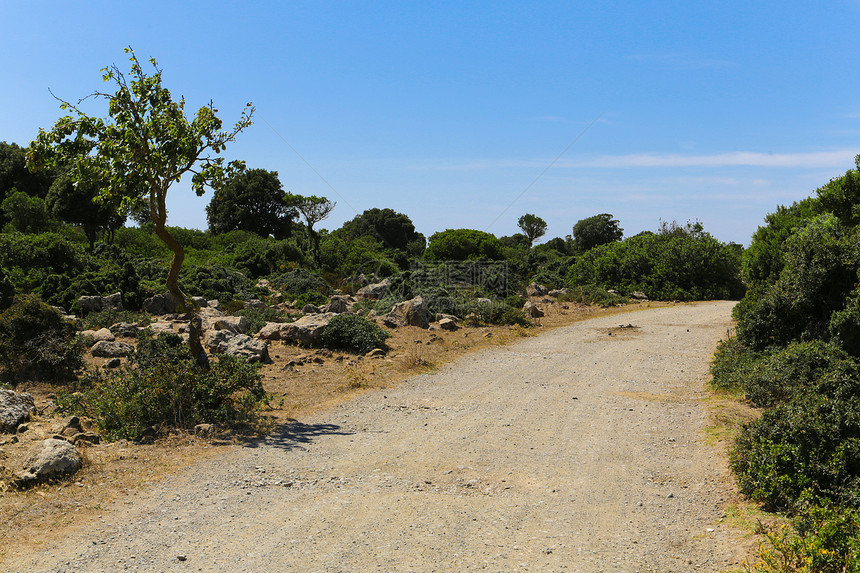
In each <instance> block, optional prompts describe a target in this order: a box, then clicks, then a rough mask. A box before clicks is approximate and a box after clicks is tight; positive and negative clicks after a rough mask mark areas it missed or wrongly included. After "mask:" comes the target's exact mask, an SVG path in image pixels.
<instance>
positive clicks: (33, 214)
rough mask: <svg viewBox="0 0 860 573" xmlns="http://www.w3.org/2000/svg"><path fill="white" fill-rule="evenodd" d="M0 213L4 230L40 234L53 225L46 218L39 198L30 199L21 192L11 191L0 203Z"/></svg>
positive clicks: (46, 215)
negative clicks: (4, 222) (3, 222)
mask: <svg viewBox="0 0 860 573" xmlns="http://www.w3.org/2000/svg"><path fill="white" fill-rule="evenodd" d="M0 213H2V214H3V217H4V219H5V220H6V221H9V222H8V223H6V225H5V226H4V227H3V229H4V230H6V231H8V230H14V231H19V232H21V233H42V232H44V231H47V230H49V229H50V228H51V226H52V224H55V222H54V221H52V220H51V219H50V218H49V217H48V208H47V207H46V206H45V201H43V200H42V199H40V198H39V197H30V196H29V195H27V194H26V193H24V192H23V191H13V192H12V193H11V194H10V195H9V196H8V197H6V198H5V199H4V200H3V202H2V203H0Z"/></svg>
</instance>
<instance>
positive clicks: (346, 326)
mask: <svg viewBox="0 0 860 573" xmlns="http://www.w3.org/2000/svg"><path fill="white" fill-rule="evenodd" d="M390 337H391V334H390V333H389V332H387V331H385V330H383V329H382V328H380V327H379V326H378V325H377V324H376V323H373V322H371V321H369V320H367V319H366V318H363V317H361V316H358V315H357V314H339V315H337V316H335V317H334V318H332V319H331V320H330V321H329V323H328V324H327V325H326V326H325V327H324V328H323V330H322V332H321V333H320V345H322V346H324V347H325V348H330V349H337V350H346V351H349V352H357V353H359V354H365V353H367V352H370V351H371V350H373V349H374V348H385V341H386V340H387V339H388V338H390Z"/></svg>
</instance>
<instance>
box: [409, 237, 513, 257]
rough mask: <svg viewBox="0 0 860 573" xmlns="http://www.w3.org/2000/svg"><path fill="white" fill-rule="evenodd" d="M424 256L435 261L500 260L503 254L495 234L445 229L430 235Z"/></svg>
mask: <svg viewBox="0 0 860 573" xmlns="http://www.w3.org/2000/svg"><path fill="white" fill-rule="evenodd" d="M424 258H426V259H428V260H435V261H465V260H477V259H490V260H501V259H502V258H504V254H503V252H502V244H501V243H500V242H499V239H497V238H496V237H495V235H491V234H490V233H485V232H484V231H476V230H475V229H447V230H445V231H440V232H438V233H433V234H432V235H431V236H430V244H429V245H428V246H427V250H426V251H425V252H424Z"/></svg>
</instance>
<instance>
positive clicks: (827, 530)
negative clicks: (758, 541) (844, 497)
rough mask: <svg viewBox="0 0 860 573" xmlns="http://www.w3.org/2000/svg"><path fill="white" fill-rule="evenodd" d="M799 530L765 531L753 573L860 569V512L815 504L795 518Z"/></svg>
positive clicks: (838, 572) (823, 572)
mask: <svg viewBox="0 0 860 573" xmlns="http://www.w3.org/2000/svg"><path fill="white" fill-rule="evenodd" d="M795 527H796V530H792V529H791V528H786V527H783V528H781V529H779V530H773V529H772V530H770V531H768V532H767V533H766V540H767V545H762V547H761V549H760V550H759V554H758V557H759V560H758V562H757V563H755V564H754V565H753V566H752V567H751V568H750V569H749V571H750V572H751V573H790V572H797V573H801V572H812V571H814V572H816V573H846V572H857V571H860V514H858V513H857V512H856V511H852V510H847V511H846V510H840V509H835V508H831V507H812V508H810V509H809V510H807V511H804V513H803V514H801V515H800V516H798V517H797V518H796V519H795Z"/></svg>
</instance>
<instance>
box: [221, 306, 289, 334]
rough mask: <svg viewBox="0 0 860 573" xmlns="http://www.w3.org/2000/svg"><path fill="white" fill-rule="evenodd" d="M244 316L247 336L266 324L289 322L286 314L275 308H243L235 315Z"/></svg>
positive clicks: (255, 332)
mask: <svg viewBox="0 0 860 573" xmlns="http://www.w3.org/2000/svg"><path fill="white" fill-rule="evenodd" d="M235 314H236V315H238V316H244V317H245V318H246V319H247V320H248V330H247V334H249V335H254V334H257V333H258V332H260V329H261V328H263V327H264V326H266V323H267V322H289V321H290V320H291V319H290V317H289V316H287V314H286V313H285V312H283V311H281V310H278V309H276V308H268V307H267V308H263V309H260V308H243V309H242V310H239V311H237V312H236V313H235Z"/></svg>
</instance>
